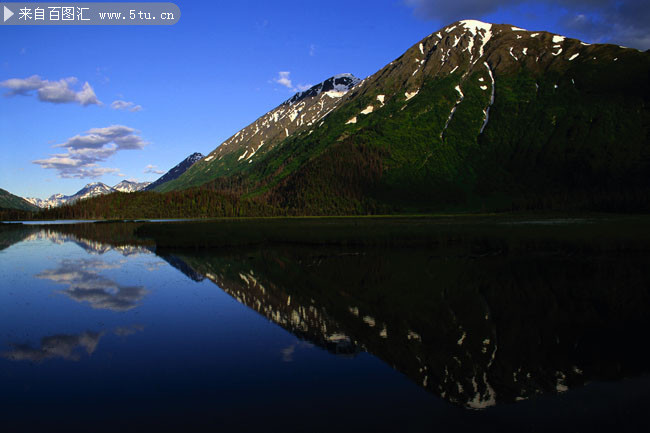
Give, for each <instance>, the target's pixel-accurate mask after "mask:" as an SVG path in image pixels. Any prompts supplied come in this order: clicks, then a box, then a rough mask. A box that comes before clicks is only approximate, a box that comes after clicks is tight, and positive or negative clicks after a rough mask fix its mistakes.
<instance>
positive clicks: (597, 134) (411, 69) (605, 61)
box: [160, 20, 650, 214]
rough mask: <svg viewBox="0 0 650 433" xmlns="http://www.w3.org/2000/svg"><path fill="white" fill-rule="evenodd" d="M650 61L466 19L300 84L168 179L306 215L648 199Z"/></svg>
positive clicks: (603, 204) (176, 186) (624, 204)
mask: <svg viewBox="0 0 650 433" xmlns="http://www.w3.org/2000/svg"><path fill="white" fill-rule="evenodd" d="M648 76H650V54H648V53H644V52H640V51H638V50H635V49H628V48H623V47H619V46H616V45H605V44H594V45H590V44H587V43H584V42H580V41H579V40H576V39H569V38H566V37H564V36H560V35H555V34H552V33H548V32H544V31H535V32H532V31H527V30H523V29H520V28H517V27H514V26H511V25H505V24H498V25H497V24H488V23H483V22H480V21H473V20H465V21H459V22H456V23H454V24H451V25H449V26H447V27H444V28H443V29H441V30H439V31H437V32H434V33H432V34H431V35H429V36H427V37H426V38H424V39H423V40H422V41H420V42H419V43H416V44H415V45H414V46H412V47H411V48H410V49H408V50H407V51H406V52H405V53H404V54H403V55H402V56H400V57H399V58H397V59H396V60H394V61H393V62H391V63H390V64H388V65H386V66H385V67H384V68H382V69H381V70H380V71H378V72H377V73H375V74H374V75H372V76H370V77H368V78H366V79H365V80H363V81H362V82H359V83H358V84H357V83H356V79H353V77H351V76H345V77H347V78H349V81H348V83H347V84H343V86H344V88H341V89H337V88H334V87H332V90H330V91H324V89H325V87H326V86H325V85H324V84H323V85H322V88H321V89H320V90H318V89H315V90H314V91H313V92H312V91H311V90H312V89H310V90H309V91H307V92H305V94H298V95H296V96H295V97H294V98H292V99H290V100H289V101H286V102H285V103H283V104H281V105H280V106H279V107H278V108H276V109H274V110H272V111H271V112H269V113H267V114H266V115H265V116H262V117H260V118H259V119H258V120H257V121H256V122H254V123H253V124H251V125H249V126H248V127H246V128H244V129H243V130H241V131H239V132H238V133H237V134H235V135H234V136H233V137H231V138H230V139H228V140H227V141H226V142H224V143H223V144H222V145H220V146H219V147H218V148H217V149H215V150H214V151H213V152H211V153H210V154H209V156H208V157H206V158H205V159H203V160H202V161H201V162H200V163H198V164H196V165H195V166H194V167H192V169H190V170H188V171H187V172H186V173H185V174H183V175H182V176H180V177H179V178H178V179H177V180H175V181H174V182H170V183H168V184H166V185H165V187H164V188H161V189H160V190H162V191H167V190H181V189H185V188H188V187H191V186H196V185H202V184H203V185H205V186H206V187H208V188H211V189H216V190H222V191H225V192H228V191H229V188H230V191H244V192H245V197H249V198H256V199H258V200H262V201H264V202H265V203H269V204H271V205H273V206H276V207H277V208H280V209H291V210H292V212H294V213H301V214H349V213H366V212H370V213H374V212H404V211H406V212H411V211H415V212H417V211H430V210H436V209H513V208H515V209H546V208H561V209H565V208H580V209H585V208H588V209H614V210H623V209H646V210H647V209H648V206H649V203H650V145H649V143H650V139H649V138H650V109H649V107H650V80H648ZM339 78H341V77H339ZM332 79H333V80H334V82H336V80H337V78H336V77H333V78H332ZM332 79H330V80H332ZM355 84H356V85H355ZM346 89H347V90H346ZM235 188H236V189H235Z"/></svg>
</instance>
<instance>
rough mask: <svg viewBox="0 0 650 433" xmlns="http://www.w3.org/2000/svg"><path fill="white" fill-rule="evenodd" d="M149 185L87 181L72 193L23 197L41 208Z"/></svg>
mask: <svg viewBox="0 0 650 433" xmlns="http://www.w3.org/2000/svg"><path fill="white" fill-rule="evenodd" d="M149 185H150V182H140V183H138V182H133V181H130V180H123V181H122V182H120V183H118V184H117V185H115V186H113V187H110V186H108V185H106V184H105V183H102V182H94V183H89V184H88V185H86V186H84V187H83V188H81V189H80V190H79V191H77V192H76V193H75V194H73V195H64V194H54V195H51V196H50V197H49V198H47V199H40V198H25V200H26V201H28V202H29V203H30V204H32V205H34V206H37V207H39V208H41V209H47V208H51V207H58V206H61V205H64V204H71V203H74V202H76V201H79V200H83V199H86V198H91V197H97V196H100V195H105V194H110V193H113V192H125V193H131V192H136V191H141V190H143V189H145V188H146V187H147V186H149Z"/></svg>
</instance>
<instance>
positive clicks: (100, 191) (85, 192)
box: [67, 182, 115, 202]
mask: <svg viewBox="0 0 650 433" xmlns="http://www.w3.org/2000/svg"><path fill="white" fill-rule="evenodd" d="M112 192H115V189H113V188H111V187H110V186H108V185H106V184H105V183H102V182H93V183H89V184H88V185H86V186H84V187H83V188H81V189H80V190H79V191H78V192H77V193H76V194H75V195H73V196H72V197H70V198H69V199H68V200H67V201H68V202H75V201H78V200H83V199H86V198H91V197H97V196H99V195H104V194H110V193H112Z"/></svg>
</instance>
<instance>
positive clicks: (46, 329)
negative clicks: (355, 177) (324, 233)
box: [0, 226, 650, 432]
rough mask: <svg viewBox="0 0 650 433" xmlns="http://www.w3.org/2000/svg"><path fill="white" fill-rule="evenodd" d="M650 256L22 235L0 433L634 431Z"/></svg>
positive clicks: (0, 379) (1, 235)
mask: <svg viewBox="0 0 650 433" xmlns="http://www.w3.org/2000/svg"><path fill="white" fill-rule="evenodd" d="M86 233H87V231H86ZM648 259H649V257H648V256H647V255H644V254H639V253H637V254H633V255H628V254H616V255H612V254H607V255H605V254H595V253H594V254H581V255H577V256H575V255H573V256H567V255H563V254H538V253H534V252H531V253H530V254H517V255H516V256H514V255H508V256H504V255H503V254H501V255H487V256H485V255H480V256H476V255H467V254H460V253H454V252H451V251H449V252H444V251H440V250H435V251H434V250H427V249H399V250H385V249H382V250H380V249H350V248H331V247H330V248H307V247H288V246H284V247H265V248H260V247H258V248H246V249H236V250H227V251H210V252H205V251H203V252H201V251H160V250H156V248H155V246H151V245H148V246H147V245H145V246H143V245H140V246H138V245H136V243H135V242H134V243H133V244H122V245H119V246H115V245H110V244H109V243H105V242H101V241H98V240H97V238H94V239H89V238H87V237H86V238H84V237H83V236H80V235H79V234H75V233H74V230H73V229H68V230H57V229H52V228H39V227H20V226H13V227H12V228H11V229H9V228H5V229H4V230H3V231H0V383H1V384H2V386H1V387H0V399H1V401H0V414H1V415H2V416H1V417H0V418H1V419H2V423H3V425H4V426H5V428H6V430H4V431H53V430H52V429H53V428H54V430H64V429H66V430H78V431H116V430H118V429H119V430H122V431H145V430H147V429H155V430H156V431H163V430H175V431H183V430H184V429H188V430H187V431H261V430H264V431H395V432H410V431H412V432H424V431H469V430H472V431H476V430H477V429H480V430H481V431H549V430H551V429H552V430H555V431H606V430H617V431H642V430H643V429H642V426H644V425H645V418H646V417H645V411H647V409H646V408H647V407H648V404H650V378H649V377H648V375H647V373H648V366H649V365H650V364H649V363H648V361H649V360H650V359H649V358H650V356H648V354H647V353H646V349H645V346H646V345H647V333H648V331H649V330H650V319H649V317H648V313H647V311H648V306H649V305H650V271H649V270H648V266H647V264H648V262H649V260H648Z"/></svg>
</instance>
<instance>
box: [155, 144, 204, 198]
mask: <svg viewBox="0 0 650 433" xmlns="http://www.w3.org/2000/svg"><path fill="white" fill-rule="evenodd" d="M201 159H203V155H202V154H200V153H198V152H195V153H193V154H191V155H190V156H188V157H187V158H185V159H184V160H183V161H181V162H180V163H178V165H176V166H175V167H174V168H172V169H171V170H169V171H168V172H167V173H165V174H163V175H162V176H161V177H160V178H158V180H156V181H155V182H152V183H151V184H149V185H148V186H147V187H146V188H144V190H145V191H152V190H160V189H161V186H162V185H163V184H166V183H167V182H171V181H173V180H174V179H177V178H178V177H179V176H181V175H182V174H183V173H185V172H186V171H187V170H188V169H189V168H190V167H192V166H193V165H194V164H195V163H197V162H198V161H200V160H201Z"/></svg>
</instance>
